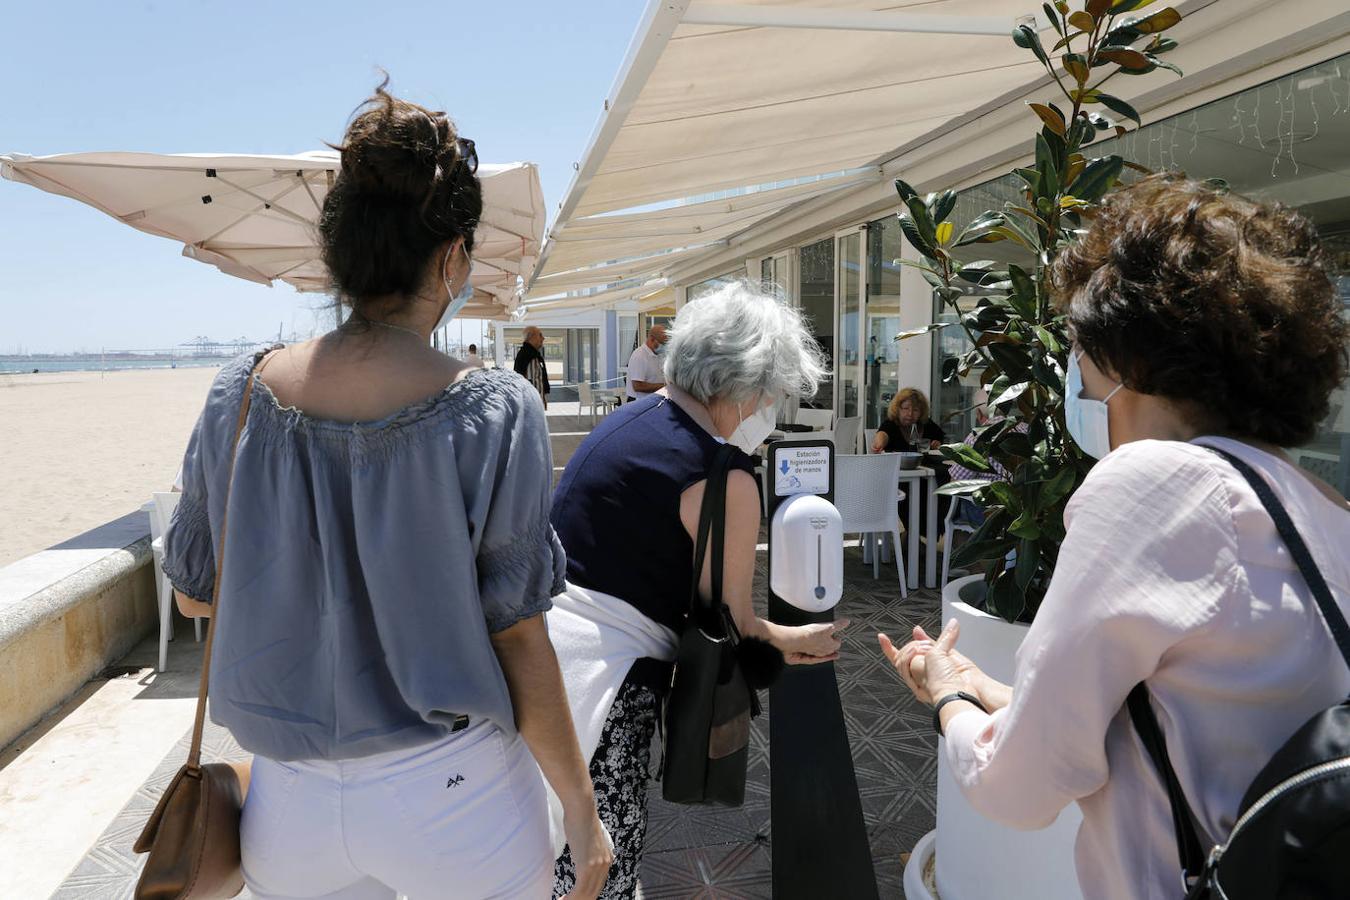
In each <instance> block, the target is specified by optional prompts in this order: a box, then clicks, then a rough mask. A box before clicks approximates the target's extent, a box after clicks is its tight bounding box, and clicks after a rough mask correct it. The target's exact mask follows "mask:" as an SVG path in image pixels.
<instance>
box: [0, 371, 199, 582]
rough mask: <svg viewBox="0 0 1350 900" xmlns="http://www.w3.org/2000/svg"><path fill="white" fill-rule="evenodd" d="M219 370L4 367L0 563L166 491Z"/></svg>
mask: <svg viewBox="0 0 1350 900" xmlns="http://www.w3.org/2000/svg"><path fill="white" fill-rule="evenodd" d="M217 371H218V370H217V369H215V368H198V369H152V370H139V371H136V370H132V371H114V372H107V373H99V372H53V373H50V374H37V375H32V374H28V375H0V434H3V435H4V438H3V440H0V566H3V565H6V564H8V563H11V562H13V561H14V560H16V559H19V558H20V557H23V556H27V555H28V554H30V553H35V552H37V551H38V550H42V549H44V548H46V547H50V546H51V545H53V544H57V543H60V542H61V541H63V540H66V539H67V538H71V537H74V536H75V535H77V534H80V533H82V532H84V531H87V530H89V529H90V528H93V527H95V526H97V525H101V524H103V523H104V522H107V521H110V520H112V519H115V518H117V517H118V516H122V515H125V514H126V513H128V512H131V511H133V510H135V509H137V508H139V507H140V506H141V505H142V504H143V503H145V502H146V501H147V500H149V499H150V494H151V492H153V491H161V490H168V489H169V487H170V486H171V485H172V483H173V478H174V475H175V474H176V473H177V472H178V466H179V465H180V464H181V463H182V460H183V451H184V449H185V448H186V447H187V441H188V437H189V435H190V434H191V433H192V426H193V425H194V424H195V423H196V421H197V416H198V414H199V413H200V412H201V409H202V403H203V402H204V401H205V399H206V392H207V389H208V388H209V387H210V385H211V381H212V379H213V378H215V375H216V372H217Z"/></svg>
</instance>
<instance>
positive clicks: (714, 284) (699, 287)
mask: <svg viewBox="0 0 1350 900" xmlns="http://www.w3.org/2000/svg"><path fill="white" fill-rule="evenodd" d="M744 273H745V270H744V269H742V270H741V272H740V274H737V273H736V272H727V273H725V274H723V275H716V276H714V277H712V278H709V279H707V280H705V281H699V282H696V283H695V284H691V285H689V287H688V288H687V289H686V290H685V292H684V299H685V302H686V303H689V302H692V301H694V300H697V299H698V298H699V297H702V296H703V295H704V294H711V293H712V292H713V291H715V290H717V289H718V288H722V287H726V286H727V285H728V284H731V283H732V282H735V281H738V280H742V279H741V275H743V274H744Z"/></svg>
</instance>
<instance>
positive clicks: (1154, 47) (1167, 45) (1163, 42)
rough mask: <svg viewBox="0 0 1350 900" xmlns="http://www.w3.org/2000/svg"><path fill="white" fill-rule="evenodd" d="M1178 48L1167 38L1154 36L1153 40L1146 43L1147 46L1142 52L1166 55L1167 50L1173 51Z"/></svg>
mask: <svg viewBox="0 0 1350 900" xmlns="http://www.w3.org/2000/svg"><path fill="white" fill-rule="evenodd" d="M1179 46H1180V44H1178V43H1177V42H1176V41H1174V40H1172V39H1171V38H1169V37H1163V36H1162V35H1156V36H1154V38H1153V40H1151V41H1149V42H1148V46H1147V47H1145V48H1144V52H1145V53H1152V54H1154V55H1157V54H1159V53H1166V52H1167V51H1169V50H1175V49H1177V47H1179Z"/></svg>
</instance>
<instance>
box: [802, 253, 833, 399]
mask: <svg viewBox="0 0 1350 900" xmlns="http://www.w3.org/2000/svg"><path fill="white" fill-rule="evenodd" d="M797 273H798V275H797V277H798V280H797V302H798V305H799V306H800V307H801V311H802V316H803V317H804V318H805V319H806V321H807V323H808V325H809V326H810V328H811V332H812V334H813V335H814V336H815V339H816V343H817V344H818V345H819V347H820V352H821V355H823V356H824V357H825V364H826V365H827V366H828V367H829V369H830V371H831V372H834V371H835V364H834V362H835V356H834V350H835V345H834V332H835V315H834V238H826V239H825V240H823V241H817V242H816V243H814V244H807V245H806V246H805V247H803V248H802V249H801V253H800V254H799V257H798V264H797ZM801 406H802V408H803V409H834V408H835V406H834V379H833V378H831V377H827V378H824V379H822V380H821V382H820V387H819V388H817V389H816V395H815V396H814V397H803V398H802V401H801Z"/></svg>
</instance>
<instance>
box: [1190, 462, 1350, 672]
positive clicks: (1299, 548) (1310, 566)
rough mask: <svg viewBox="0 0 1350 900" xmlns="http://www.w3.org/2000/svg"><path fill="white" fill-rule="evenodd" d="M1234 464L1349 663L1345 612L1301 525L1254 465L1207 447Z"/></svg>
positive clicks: (1349, 629) (1349, 631) (1349, 637)
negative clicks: (1323, 572) (1314, 557)
mask: <svg viewBox="0 0 1350 900" xmlns="http://www.w3.org/2000/svg"><path fill="white" fill-rule="evenodd" d="M1206 449H1209V450H1213V451H1214V452H1215V453H1217V454H1219V455H1220V456H1222V457H1223V458H1224V459H1226V460H1228V461H1229V462H1230V463H1232V464H1233V468H1235V469H1237V470H1238V471H1239V472H1241V473H1242V477H1243V478H1246V479H1247V483H1248V484H1250V485H1251V486H1252V490H1254V491H1256V497H1257V499H1259V500H1260V501H1261V505H1262V506H1264V507H1265V508H1266V512H1267V513H1269V514H1270V517H1271V518H1272V519H1274V520H1275V530H1276V531H1278V532H1279V533H1280V537H1281V538H1282V539H1283V540H1284V545H1285V547H1287V548H1288V549H1289V555H1290V556H1292V557H1293V558H1294V562H1295V563H1296V564H1297V565H1298V570H1299V572H1301V573H1303V580H1304V581H1306V582H1308V589H1309V590H1310V591H1312V595H1313V599H1314V600H1316V601H1317V608H1318V609H1320V610H1321V611H1322V618H1323V619H1325V620H1326V623H1327V627H1328V628H1330V629H1331V636H1332V637H1333V638H1334V639H1335V640H1336V646H1337V647H1338V648H1340V651H1341V659H1343V660H1345V664H1346V666H1348V667H1350V625H1347V624H1346V622H1345V616H1344V615H1343V614H1342V613H1341V609H1340V607H1339V606H1337V605H1336V600H1335V598H1334V597H1332V596H1331V588H1329V587H1327V580H1326V579H1325V578H1323V577H1322V573H1321V572H1320V571H1318V569H1317V563H1316V562H1314V561H1313V558H1312V553H1310V552H1308V545H1307V544H1305V543H1303V538H1302V537H1300V536H1299V533H1298V529H1297V528H1295V527H1294V522H1293V520H1292V519H1290V518H1289V513H1288V512H1286V511H1285V508H1284V504H1282V503H1281V502H1280V499H1279V498H1278V497H1276V496H1275V492H1274V491H1272V490H1271V489H1270V485H1268V484H1266V480H1265V479H1264V478H1262V477H1261V476H1260V475H1258V474H1257V473H1256V471H1255V470H1253V469H1252V467H1251V466H1249V465H1247V464H1246V463H1245V462H1243V461H1242V460H1240V459H1238V458H1237V457H1236V456H1234V455H1233V454H1231V453H1227V452H1225V451H1223V450H1220V449H1218V448H1217V447H1208V448H1206Z"/></svg>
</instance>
